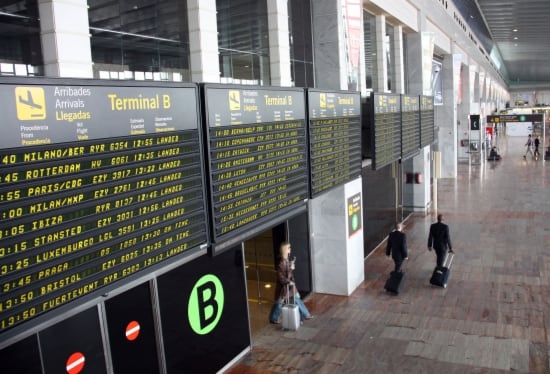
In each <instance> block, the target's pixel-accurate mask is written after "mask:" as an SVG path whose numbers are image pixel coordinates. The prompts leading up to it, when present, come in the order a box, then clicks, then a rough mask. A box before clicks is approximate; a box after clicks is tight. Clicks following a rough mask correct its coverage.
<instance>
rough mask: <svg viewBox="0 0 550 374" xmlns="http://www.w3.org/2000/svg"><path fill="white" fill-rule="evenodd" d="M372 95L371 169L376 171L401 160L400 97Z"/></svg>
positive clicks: (395, 95) (394, 95) (380, 94)
mask: <svg viewBox="0 0 550 374" xmlns="http://www.w3.org/2000/svg"><path fill="white" fill-rule="evenodd" d="M372 95H373V105H374V107H373V112H374V119H373V122H374V126H371V132H372V135H371V141H372V142H373V144H372V149H373V157H372V168H373V169H374V170H378V169H381V168H382V167H384V166H386V165H389V164H391V163H392V162H394V161H397V160H399V159H400V158H401V96H400V95H399V94H384V93H373V94H372Z"/></svg>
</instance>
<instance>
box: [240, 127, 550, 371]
mask: <svg viewBox="0 0 550 374" xmlns="http://www.w3.org/2000/svg"><path fill="white" fill-rule="evenodd" d="M524 142H525V139H523V138H512V137H508V138H507V137H504V136H501V137H500V139H499V147H500V151H501V154H502V155H503V159H502V160H501V161H498V162H484V163H483V164H481V165H469V164H468V163H461V164H459V175H458V178H457V179H443V180H440V181H439V183H438V184H439V199H438V210H439V213H442V214H444V216H445V219H446V222H447V223H448V224H449V226H450V228H451V238H452V242H453V247H454V249H455V252H456V256H455V258H454V261H453V266H452V273H451V278H450V282H449V286H448V287H447V288H446V289H443V288H434V287H432V286H431V285H430V284H429V282H428V280H429V277H430V275H431V272H432V269H433V266H434V264H435V254H434V253H433V252H428V251H427V247H426V242H427V232H428V228H429V225H430V223H432V222H433V220H434V217H435V212H431V213H430V215H428V216H424V215H415V216H413V217H411V218H410V219H408V221H407V222H406V229H405V231H406V233H407V235H408V242H409V251H410V258H409V260H408V263H407V264H406V265H405V272H406V280H405V282H406V283H405V285H404V288H403V292H402V293H401V294H400V295H399V296H391V295H389V294H386V293H385V292H384V291H383V285H384V282H385V280H386V278H387V274H388V273H389V272H390V270H391V269H392V266H393V265H392V261H391V260H390V259H388V258H386V257H385V256H384V253H383V249H381V248H379V249H378V250H376V251H375V252H374V253H373V254H372V255H371V256H370V257H369V258H368V259H367V260H366V261H365V281H364V282H363V283H362V284H361V285H360V286H359V287H358V288H357V289H356V290H355V292H354V293H353V294H352V295H351V296H349V297H340V296H331V295H324V294H315V295H313V296H312V297H310V298H309V299H308V300H306V304H307V305H308V306H309V308H310V310H311V311H312V313H313V314H315V316H316V318H315V319H313V320H311V321H306V322H305V323H304V325H303V326H302V327H301V328H300V329H299V330H298V331H297V332H285V331H281V330H280V327H279V326H273V325H270V326H267V327H266V328H265V329H264V330H263V331H262V333H261V334H260V335H258V336H256V337H255V339H254V341H253V347H252V352H251V353H249V354H247V355H246V356H245V357H244V358H243V359H242V360H241V362H240V363H239V364H238V365H236V366H234V367H233V368H232V369H230V370H229V373H231V374H237V373H247V374H250V373H446V374H452V373H507V372H510V371H514V372H519V373H550V359H549V357H550V348H549V347H550V345H549V340H550V330H549V329H548V328H547V326H546V324H547V323H548V324H549V325H550V287H549V286H550V191H549V189H550V161H547V162H542V161H541V160H539V161H534V160H526V161H524V160H523V151H524V147H523V144H524ZM547 144H548V143H547ZM365 198H367V199H368V196H365Z"/></svg>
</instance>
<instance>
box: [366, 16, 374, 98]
mask: <svg viewBox="0 0 550 374" xmlns="http://www.w3.org/2000/svg"><path fill="white" fill-rule="evenodd" d="M363 34H364V35H363V43H364V48H365V83H366V88H367V90H368V91H372V90H373V89H374V82H375V81H376V69H375V66H376V65H375V64H376V18H375V16H373V15H372V14H370V13H367V12H365V11H363Z"/></svg>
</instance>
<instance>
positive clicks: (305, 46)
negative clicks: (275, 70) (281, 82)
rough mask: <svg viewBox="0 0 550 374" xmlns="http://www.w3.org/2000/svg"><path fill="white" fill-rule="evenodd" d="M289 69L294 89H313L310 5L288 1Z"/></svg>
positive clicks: (299, 0) (304, 2) (303, 1)
mask: <svg viewBox="0 0 550 374" xmlns="http://www.w3.org/2000/svg"><path fill="white" fill-rule="evenodd" d="M288 16H289V22H288V28H289V31H290V36H289V37H290V67H291V74H292V81H293V82H294V86H295V87H315V79H314V74H313V51H312V43H313V42H312V36H311V3H310V1H309V0H289V1H288Z"/></svg>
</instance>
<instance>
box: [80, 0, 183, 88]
mask: <svg viewBox="0 0 550 374" xmlns="http://www.w3.org/2000/svg"><path fill="white" fill-rule="evenodd" d="M88 6H89V23H90V33H91V35H92V37H91V45H92V60H93V62H94V78H101V79H135V80H166V81H184V82H188V81H190V75H191V74H190V71H189V32H188V23H187V5H186V2H182V1H178V0H162V1H161V0H138V1H134V2H127V1H124V0H115V1H111V0H109V1H107V0H88Z"/></svg>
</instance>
